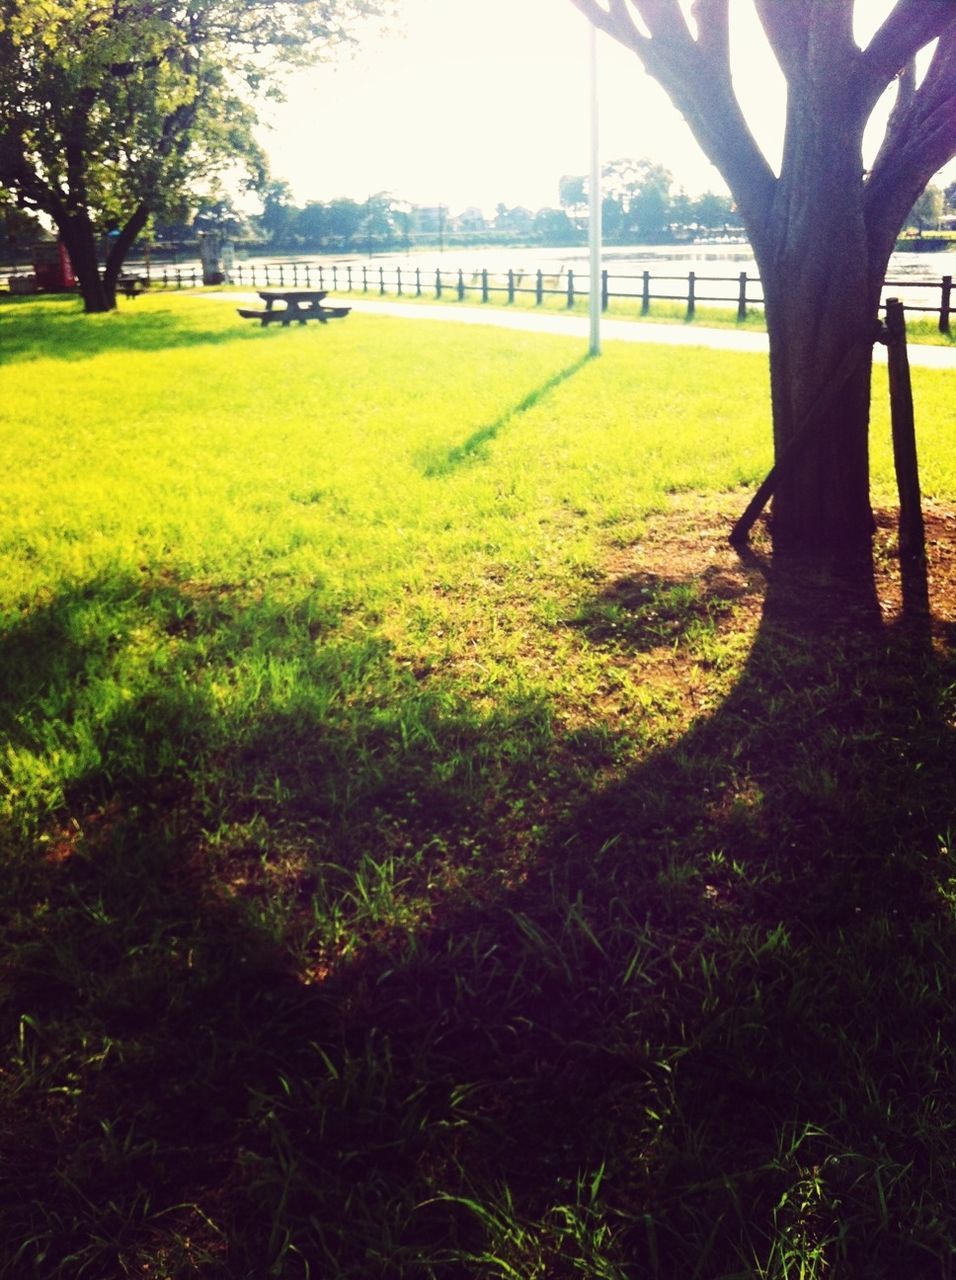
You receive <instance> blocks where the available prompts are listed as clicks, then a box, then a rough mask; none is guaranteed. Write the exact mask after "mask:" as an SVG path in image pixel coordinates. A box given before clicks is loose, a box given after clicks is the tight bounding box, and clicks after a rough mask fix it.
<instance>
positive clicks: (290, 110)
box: [263, 0, 893, 213]
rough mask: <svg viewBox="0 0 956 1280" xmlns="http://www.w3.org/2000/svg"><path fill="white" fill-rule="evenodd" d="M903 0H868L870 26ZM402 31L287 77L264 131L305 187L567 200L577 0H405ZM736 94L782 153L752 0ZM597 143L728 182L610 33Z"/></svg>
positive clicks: (743, 25)
mask: <svg viewBox="0 0 956 1280" xmlns="http://www.w3.org/2000/svg"><path fill="white" fill-rule="evenodd" d="M892 3H893V0H858V4H857V14H858V18H857V21H858V30H857V38H858V39H859V40H860V41H861V42H865V40H866V39H867V38H868V36H869V34H870V33H871V32H872V30H874V29H875V28H876V26H877V25H878V24H879V22H880V20H881V19H882V17H883V16H884V15H885V13H886V12H887V10H888V8H889V7H890V6H891V4H892ZM399 10H400V18H399V25H400V28H401V31H400V32H399V33H398V34H390V35H387V36H386V35H381V34H376V33H375V32H374V31H370V32H369V33H368V34H366V35H364V36H363V39H362V43H361V45H360V47H359V49H358V50H357V52H356V53H355V54H354V55H353V56H351V57H347V56H346V57H343V58H342V59H340V61H339V62H338V63H336V64H328V65H325V66H320V67H317V68H313V69H311V70H310V71H308V72H306V73H303V74H301V75H300V76H299V77H298V78H297V79H296V80H295V81H294V82H292V83H291V84H290V85H289V92H288V102H287V103H286V104H285V105H284V106H282V107H279V108H275V109H274V110H273V111H272V112H271V121H272V125H273V127H272V129H271V130H270V131H268V132H266V133H264V134H263V142H264V144H265V146H266V149H267V151H268V153H269V155H270V157H271V161H272V168H273V172H274V175H275V176H276V177H280V178H285V179H286V180H287V181H288V182H289V183H290V184H291V185H292V189H293V193H294V196H295V199H296V201H297V203H300V204H303V203H304V202H305V201H306V200H330V199H332V198H333V197H335V196H351V197H352V198H353V199H357V200H364V199H365V198H366V197H367V196H368V195H370V194H372V193H375V192H379V191H387V192H389V193H391V194H392V195H393V196H394V197H395V198H397V199H404V200H410V201H412V202H413V203H416V204H438V203H443V204H445V205H448V206H450V208H451V211H452V213H457V212H460V211H461V210H462V209H463V208H465V207H466V206H468V205H477V206H479V207H481V208H484V209H486V210H487V211H489V212H490V211H492V210H493V209H494V206H495V205H496V204H497V203H498V202H499V201H503V202H504V203H505V204H507V205H525V206H527V207H528V208H530V209H532V210H535V209H538V208H541V207H543V206H546V205H557V204H558V179H559V178H560V177H561V175H562V174H583V173H586V172H587V171H588V164H589V141H588V139H589V124H588V102H589V96H588V52H587V51H588V28H587V23H586V21H585V19H584V18H583V17H582V16H581V14H580V13H578V11H577V10H576V9H575V8H574V7H573V6H572V5H571V3H570V0H400V4H399ZM731 14H732V21H733V24H734V25H733V41H734V50H735V67H740V68H741V71H740V74H739V75H736V77H735V78H736V80H737V86H738V94H739V95H740V98H741V101H742V103H743V105H744V109H745V111H746V112H747V115H748V118H749V119H750V121H751V126H752V127H753V129H754V132H755V134H756V135H757V138H758V141H759V142H760V143H761V145H762V146H763V147H764V150H765V152H766V154H767V156H768V158H769V159H770V161H771V163H776V161H777V158H778V146H779V141H780V138H781V134H782V121H783V110H784V93H783V80H782V77H781V76H780V73H779V71H778V69H777V67H776V63H775V62H774V60H773V57H772V55H771V54H770V52H769V50H768V48H767V46H766V43H765V41H764V38H763V33H762V31H761V29H760V26H759V23H758V22H757V20H756V17H755V15H754V10H753V5H752V3H751V0H732V8H731ZM599 68H600V86H601V88H600V120H601V155H602V159H603V160H613V159H617V158H619V157H624V156H627V157H635V158H637V157H642V156H646V157H648V158H649V159H651V160H653V161H656V162H659V163H661V164H664V165H665V166H666V167H667V168H668V169H670V171H671V172H672V173H673V175H674V179H675V183H676V184H677V185H678V186H681V185H683V186H684V187H685V188H686V189H687V191H688V192H689V193H690V194H691V195H696V194H699V193H700V192H703V191H705V190H708V189H710V190H714V191H725V190H726V188H725V186H724V184H723V182H722V181H721V178H720V175H719V174H718V173H717V171H716V170H715V169H714V168H713V167H712V166H711V165H710V164H709V163H708V161H707V160H706V159H705V157H704V156H703V154H702V153H701V151H700V149H699V148H698V146H697V144H696V143H695V142H694V140H693V138H692V136H691V133H690V130H689V129H688V128H687V126H686V125H685V124H684V122H683V120H682V119H681V117H680V116H679V115H678V113H677V112H676V111H675V109H674V108H673V107H672V106H671V105H670V103H669V101H668V99H667V97H666V95H665V93H664V91H663V90H662V89H660V88H658V87H657V85H656V84H655V82H654V81H652V80H651V79H650V78H649V77H648V76H647V75H645V73H644V72H643V70H642V69H641V67H640V64H639V62H638V60H637V58H636V57H635V56H634V54H632V53H629V52H628V51H627V50H625V49H623V48H621V47H620V46H619V45H618V44H616V43H615V42H614V41H612V40H610V39H609V38H607V37H605V36H601V38H600V40H599Z"/></svg>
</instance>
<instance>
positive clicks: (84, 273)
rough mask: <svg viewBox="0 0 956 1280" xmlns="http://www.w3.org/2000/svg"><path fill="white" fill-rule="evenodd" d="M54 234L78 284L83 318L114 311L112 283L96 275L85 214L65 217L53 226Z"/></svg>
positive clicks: (90, 230)
mask: <svg viewBox="0 0 956 1280" xmlns="http://www.w3.org/2000/svg"><path fill="white" fill-rule="evenodd" d="M57 230H58V231H59V233H60V237H61V239H62V240H63V243H64V244H65V245H66V251H67V253H68V254H69V255H70V261H71V262H72V263H73V270H74V271H75V272H76V278H77V280H78V281H79V283H80V294H81V296H82V298H83V309H84V311H86V312H87V314H91V315H92V314H94V313H96V312H101V311H113V310H114V309H115V307H116V280H115V277H114V279H113V281H112V283H111V284H110V285H107V282H106V280H105V279H104V278H103V276H101V274H100V266H99V255H98V254H97V251H96V233H95V231H94V229H93V224H92V222H91V221H90V218H89V216H88V215H87V214H86V212H85V211H79V212H74V213H70V214H68V215H67V216H66V217H64V218H63V219H62V220H61V221H58V223H57Z"/></svg>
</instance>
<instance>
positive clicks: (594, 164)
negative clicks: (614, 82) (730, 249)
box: [588, 22, 603, 356]
mask: <svg viewBox="0 0 956 1280" xmlns="http://www.w3.org/2000/svg"><path fill="white" fill-rule="evenodd" d="M588 26H589V28H590V31H591V41H590V88H591V181H590V190H589V192H588V245H589V248H590V251H591V288H590V290H589V292H588V312H589V315H590V320H591V342H590V346H589V352H590V354H591V355H592V356H599V355H600V354H601V295H602V293H603V289H602V287H601V157H600V146H599V132H598V65H597V64H598V57H597V28H596V27H595V26H594V24H593V23H590V22H589V23H588Z"/></svg>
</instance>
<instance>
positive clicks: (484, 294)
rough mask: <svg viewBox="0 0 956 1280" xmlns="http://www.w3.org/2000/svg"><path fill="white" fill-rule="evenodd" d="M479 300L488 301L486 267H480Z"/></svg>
mask: <svg viewBox="0 0 956 1280" xmlns="http://www.w3.org/2000/svg"><path fill="white" fill-rule="evenodd" d="M481 300H482V302H487V301H488V268H487V267H482V269H481Z"/></svg>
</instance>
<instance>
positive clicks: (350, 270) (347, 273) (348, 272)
mask: <svg viewBox="0 0 956 1280" xmlns="http://www.w3.org/2000/svg"><path fill="white" fill-rule="evenodd" d="M345 273H346V276H347V277H348V282H349V293H351V292H352V267H351V264H350V265H349V266H347V267H346V268H345Z"/></svg>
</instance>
